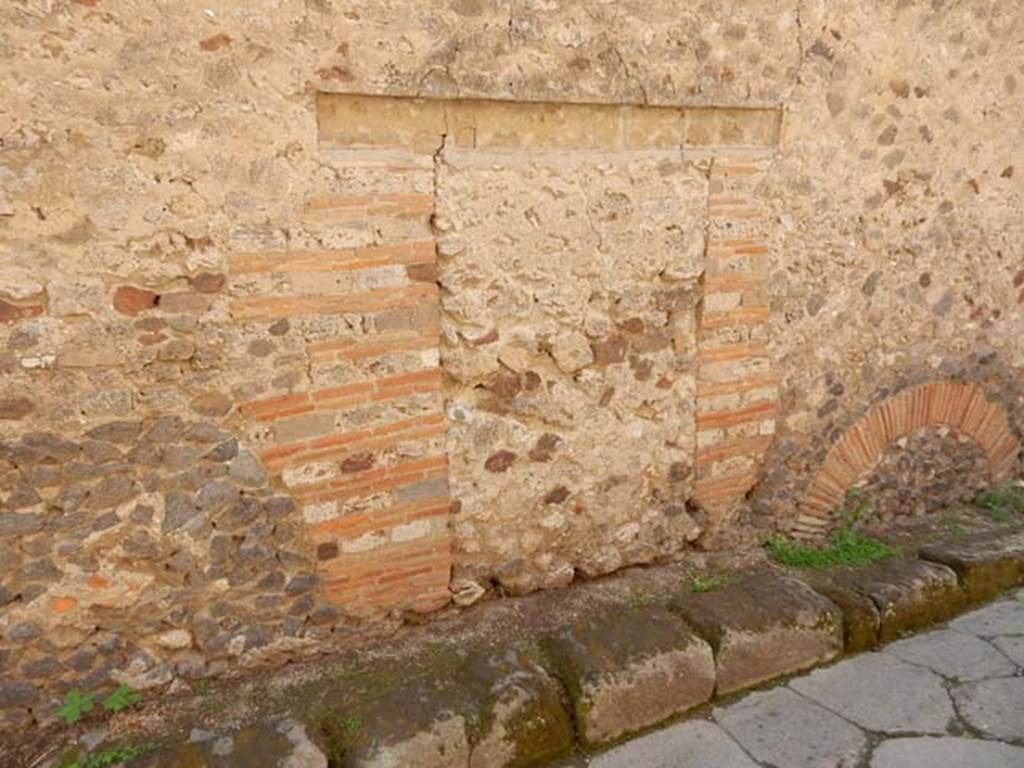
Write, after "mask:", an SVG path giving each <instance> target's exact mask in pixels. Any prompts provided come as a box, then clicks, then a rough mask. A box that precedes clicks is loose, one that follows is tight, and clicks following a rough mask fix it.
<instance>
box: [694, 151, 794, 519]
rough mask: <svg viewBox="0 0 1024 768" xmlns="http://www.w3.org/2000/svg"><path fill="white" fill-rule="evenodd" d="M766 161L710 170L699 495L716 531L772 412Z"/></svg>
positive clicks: (751, 477) (755, 466)
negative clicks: (762, 193)
mask: <svg viewBox="0 0 1024 768" xmlns="http://www.w3.org/2000/svg"><path fill="white" fill-rule="evenodd" d="M767 167H768V162H767V161H766V160H765V159H763V158H758V157H757V156H753V157H751V156H747V157H744V156H742V155H733V156H725V157H721V158H718V159H716V160H715V161H714V162H713V164H712V166H711V170H710V190H709V197H708V243H707V261H706V265H705V274H704V280H703V296H702V300H701V305H700V316H699V321H698V326H699V331H698V334H699V353H698V360H699V368H698V375H697V460H696V468H697V486H696V499H697V502H698V503H699V504H700V505H701V506H702V507H704V508H705V509H707V510H709V511H710V513H711V516H712V523H713V525H714V527H715V529H716V531H717V532H718V533H721V532H723V531H724V530H725V529H726V528H727V527H728V524H729V523H730V522H731V514H732V513H733V512H735V510H736V509H737V506H738V504H739V503H740V502H741V501H742V500H743V498H744V496H745V495H746V493H747V492H748V491H749V490H750V489H751V488H752V487H753V486H754V484H755V483H756V482H757V480H758V477H759V474H760V467H761V462H762V460H763V458H764V455H765V453H766V452H767V451H768V449H769V448H770V447H771V445H772V441H773V440H774V435H775V424H776V419H777V417H778V412H779V408H778V380H777V378H776V376H775V373H774V371H773V367H772V361H771V355H770V354H769V350H768V342H769V341H770V339H769V336H768V333H769V328H768V320H769V305H768V294H767V283H768V272H769V260H770V258H771V238H770V235H771V231H770V225H769V220H768V214H767V210H766V208H765V206H764V205H763V204H762V203H761V201H759V200H758V196H757V189H758V186H759V185H760V184H762V183H763V182H764V178H765V174H766V172H767Z"/></svg>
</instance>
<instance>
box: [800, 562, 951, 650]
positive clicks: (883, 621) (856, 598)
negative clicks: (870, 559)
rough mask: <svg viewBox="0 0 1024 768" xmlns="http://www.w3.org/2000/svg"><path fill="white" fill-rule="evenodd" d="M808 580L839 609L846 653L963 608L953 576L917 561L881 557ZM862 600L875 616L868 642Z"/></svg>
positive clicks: (942, 569) (940, 618)
mask: <svg viewBox="0 0 1024 768" xmlns="http://www.w3.org/2000/svg"><path fill="white" fill-rule="evenodd" d="M809 583H810V584H811V585H812V586H813V587H814V589H815V590H817V591H818V592H820V593H822V594H823V595H825V596H826V597H828V598H829V599H830V600H832V601H833V602H835V603H836V604H837V605H839V606H840V608H841V609H842V611H843V622H844V626H845V627H846V630H847V631H846V642H847V650H849V651H858V650H863V649H864V648H870V647H873V646H874V645H875V644H877V643H878V642H882V643H888V642H890V641H892V640H895V639H896V638H898V637H900V636H901V635H904V634H907V633H909V632H914V631H916V630H918V629H921V628H923V627H927V626H929V625H931V624H935V623H936V622H939V621H943V620H945V619H948V618H949V617H950V616H953V615H955V614H957V613H959V612H960V611H961V610H963V608H964V595H963V592H962V591H961V589H960V585H959V583H958V582H957V578H956V574H954V573H953V571H951V570H950V569H949V568H946V567H945V566H942V565H938V564H936V563H929V562H925V561H923V560H883V561H881V562H878V563H874V564H872V565H870V566H867V567H864V568H848V569H842V570H837V571H832V572H827V573H821V574H816V575H814V576H812V577H810V579H809ZM865 599H866V600H868V601H870V603H871V605H873V606H874V609H875V611H876V615H877V623H876V624H875V627H876V628H877V636H876V638H875V639H874V640H872V639H871V638H870V637H869V629H870V620H869V619H868V618H867V613H866V604H865V603H864V600H865Z"/></svg>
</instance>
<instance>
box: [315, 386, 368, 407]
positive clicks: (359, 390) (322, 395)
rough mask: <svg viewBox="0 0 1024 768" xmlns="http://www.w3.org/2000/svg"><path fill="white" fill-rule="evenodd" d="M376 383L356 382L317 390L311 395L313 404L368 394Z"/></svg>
mask: <svg viewBox="0 0 1024 768" xmlns="http://www.w3.org/2000/svg"><path fill="white" fill-rule="evenodd" d="M375 385H376V382H374V381H358V382H356V383H354V384H343V385H341V386H337V387H327V388H325V389H318V390H316V391H315V392H313V393H312V398H313V401H314V402H317V403H319V402H321V401H324V400H336V399H340V398H345V397H352V396H356V395H363V394H369V393H370V392H372V391H373V389H374V387H375Z"/></svg>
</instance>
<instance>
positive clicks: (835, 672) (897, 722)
mask: <svg viewBox="0 0 1024 768" xmlns="http://www.w3.org/2000/svg"><path fill="white" fill-rule="evenodd" d="M789 687H790V688H792V689H794V690H795V691H798V692H800V693H802V694H803V695H804V696H807V697H808V698H810V699H813V700H814V701H816V702H818V703H819V704H821V705H822V706H824V707H827V708H828V709H830V710H832V711H833V712H838V713H842V715H843V717H845V718H846V719H847V720H851V721H853V722H854V723H856V724H857V725H859V726H861V727H862V728H867V729H868V730H871V731H879V732H881V733H945V732H946V726H947V725H948V724H949V722H950V721H951V720H952V719H953V717H954V716H955V713H954V711H953V704H952V702H951V701H950V699H949V695H948V694H947V693H946V691H945V689H944V688H943V685H942V678H941V677H939V676H938V675H936V674H935V673H934V672H930V671H928V670H927V669H923V668H921V667H915V666H913V665H911V664H907V663H905V662H902V661H899V660H897V659H894V658H892V657H890V656H885V655H883V654H871V655H866V656H856V657H854V658H852V659H848V660H847V661H842V662H840V663H839V664H836V665H835V666H832V667H827V668H824V669H816V670H815V671H813V672H811V673H810V674H809V675H807V676H806V677H802V678H799V679H797V680H792V681H790V683H789ZM894 691H899V692H900V695H899V696H894V695H893V692H894Z"/></svg>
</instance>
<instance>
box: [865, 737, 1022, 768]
mask: <svg viewBox="0 0 1024 768" xmlns="http://www.w3.org/2000/svg"><path fill="white" fill-rule="evenodd" d="M922 766H928V768H1022V766H1024V749H1021V748H1020V747H1011V746H1010V745H1008V744H999V743H996V742H991V741H979V740H977V739H961V738H954V737H946V738H935V737H930V736H923V737H918V738H906V739H890V740H888V741H884V742H882V743H881V744H880V745H879V746H878V748H877V749H876V750H875V754H874V757H872V758H871V768H921V767H922Z"/></svg>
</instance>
